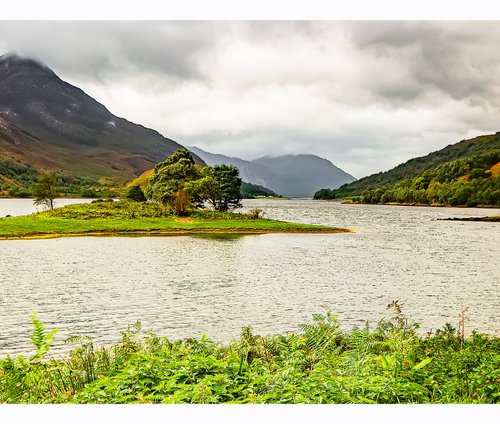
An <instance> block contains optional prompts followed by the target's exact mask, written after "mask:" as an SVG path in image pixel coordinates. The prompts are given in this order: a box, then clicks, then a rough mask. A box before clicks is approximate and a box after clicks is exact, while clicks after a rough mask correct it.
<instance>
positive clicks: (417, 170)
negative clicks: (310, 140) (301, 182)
mask: <svg viewBox="0 0 500 424" xmlns="http://www.w3.org/2000/svg"><path fill="white" fill-rule="evenodd" d="M499 161H500V133H496V134H491V135H484V136H479V137H475V138H473V139H470V140H462V141H461V142H459V143H456V144H452V145H448V146H446V147H445V148H444V149H442V150H439V151H436V152H432V153H429V154H428V155H426V156H422V157H418V158H414V159H410V160H409V161H407V162H405V163H402V164H400V165H398V166H397V167H395V168H393V169H391V170H389V171H386V172H380V173H378V174H374V175H370V176H368V177H364V178H361V179H360V180H358V181H355V182H353V183H351V184H348V185H345V186H342V187H340V188H339V189H333V190H332V189H322V190H319V191H318V192H316V193H315V195H314V198H315V199H335V198H349V197H357V200H360V201H363V202H367V203H418V204H451V205H469V206H473V205H477V204H482V205H496V204H498V203H499V202H500V199H499V198H498V197H499V195H500V191H499V190H500V180H499V179H498V173H497V172H496V170H497V168H498V162H499ZM485 193H486V194H485Z"/></svg>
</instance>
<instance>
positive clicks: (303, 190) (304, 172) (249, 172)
mask: <svg viewBox="0 0 500 424" xmlns="http://www.w3.org/2000/svg"><path fill="white" fill-rule="evenodd" d="M189 149H190V150H191V151H193V152H195V153H196V154H197V155H198V156H200V157H201V158H202V159H203V160H204V161H205V162H206V163H207V164H208V165H221V164H226V165H232V166H235V167H237V168H238V170H239V171H240V176H241V178H242V179H243V180H244V181H246V182H249V183H252V184H258V185H261V186H264V187H267V188H268V189H270V190H272V191H274V192H276V193H279V194H281V195H283V196H286V197H312V195H313V194H314V192H315V191H316V190H318V189H319V188H321V187H324V186H325V185H326V184H328V185H329V186H333V187H339V186H340V185H342V184H344V183H348V182H351V181H354V180H355V178H354V177H353V176H352V175H349V174H347V173H346V172H344V171H342V170H341V169H340V168H337V167H336V166H335V165H333V164H332V163H331V162H330V161H328V160H326V159H323V158H320V157H318V156H315V155H284V156H277V157H270V156H265V157H262V158H259V159H256V160H254V161H246V160H243V159H240V158H235V157H230V156H224V155H218V154H213V153H209V152H205V151H204V150H201V149H199V148H197V147H193V146H191V147H189Z"/></svg>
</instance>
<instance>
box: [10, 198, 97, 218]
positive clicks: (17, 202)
mask: <svg viewBox="0 0 500 424" xmlns="http://www.w3.org/2000/svg"><path fill="white" fill-rule="evenodd" d="M91 201H92V199H70V198H64V199H56V200H54V207H56V208H60V207H61V206H66V205H71V204H73V203H88V202H91ZM44 210H47V208H46V207H44V206H34V205H33V199H0V218H3V217H5V216H7V215H10V216H18V215H28V214H30V213H33V212H41V211H44Z"/></svg>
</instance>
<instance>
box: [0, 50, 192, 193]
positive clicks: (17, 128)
mask: <svg viewBox="0 0 500 424" xmlns="http://www.w3.org/2000/svg"><path fill="white" fill-rule="evenodd" d="M181 147H182V146H181V145H180V144H178V143H177V142H175V141H173V140H171V139H168V138H165V137H163V136H162V135H161V134H160V133H158V132H157V131H154V130H152V129H149V128H145V127H143V126H142V125H138V124H134V123H132V122H129V121H127V120H126V119H124V118H120V117H117V116H115V115H113V114H112V113H111V112H110V111H109V110H108V109H106V107H105V106H103V105H102V104H100V103H99V102H97V101H96V100H94V99H93V98H92V97H90V96H89V95H87V94H86V93H85V92H83V91H82V90H81V89H79V88H78V87H75V86H73V85H71V84H68V83H67V82H65V81H63V80H61V79H60V78H59V77H58V76H57V75H56V74H55V73H54V72H53V71H52V70H51V69H49V68H48V67H46V66H45V65H43V64H42V63H39V62H37V61H34V60H31V59H26V58H21V57H19V56H17V55H14V54H8V55H4V56H0V159H1V160H2V161H3V164H4V167H5V168H7V167H8V168H9V169H12V168H15V167H16V166H29V167H31V168H34V169H37V170H50V171H58V172H60V173H61V174H62V175H64V176H66V177H71V178H76V179H77V180H81V179H86V178H89V179H91V180H92V181H96V180H98V179H99V178H102V177H105V178H110V179H112V180H116V181H123V182H124V181H127V180H130V179H132V178H134V177H135V176H137V175H140V174H142V173H143V172H144V171H146V170H148V169H151V168H152V167H154V165H155V164H156V163H157V162H159V161H162V160H164V159H165V158H166V157H167V156H169V155H170V154H172V153H173V152H174V151H175V150H177V149H178V148H181ZM196 160H197V161H199V162H202V161H201V160H200V159H199V158H198V157H196ZM2 175H3V174H2ZM0 183H3V184H4V185H5V184H7V179H6V178H3V179H0ZM14 183H15V181H14ZM21 185H22V184H21ZM14 186H15V184H14ZM0 191H2V189H1V188H0ZM4 191H5V189H4Z"/></svg>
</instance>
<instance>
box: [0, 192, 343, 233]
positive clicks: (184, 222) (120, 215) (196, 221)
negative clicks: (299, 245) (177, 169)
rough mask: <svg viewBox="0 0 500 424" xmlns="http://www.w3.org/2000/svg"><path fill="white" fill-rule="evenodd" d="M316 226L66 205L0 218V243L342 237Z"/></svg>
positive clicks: (127, 206)
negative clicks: (124, 237) (130, 237)
mask: <svg viewBox="0 0 500 424" xmlns="http://www.w3.org/2000/svg"><path fill="white" fill-rule="evenodd" d="M342 231H347V230H343V229H337V228H332V227H325V226H320V225H309V224H299V223H291V222H282V221H275V220H270V219H262V218H257V219H253V218H251V217H250V216H248V215H245V214H237V213H221V212H213V211H205V210H195V211H193V212H192V214H191V215H190V216H189V217H184V218H180V217H177V216H175V215H171V214H170V213H169V211H168V210H167V209H165V208H164V207H162V206H160V205H157V204H152V203H140V202H133V201H128V200H121V201H119V202H99V203H85V204H76V205H69V206H65V207H62V208H58V209H55V210H53V211H46V212H41V213H37V214H32V215H27V216H17V217H9V218H1V219H0V239H11V238H44V237H58V236H71V235H120V234H137V235H156V234H157V235H161V234H200V233H201V234H203V233H239V234H252V233H273V232H342Z"/></svg>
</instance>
